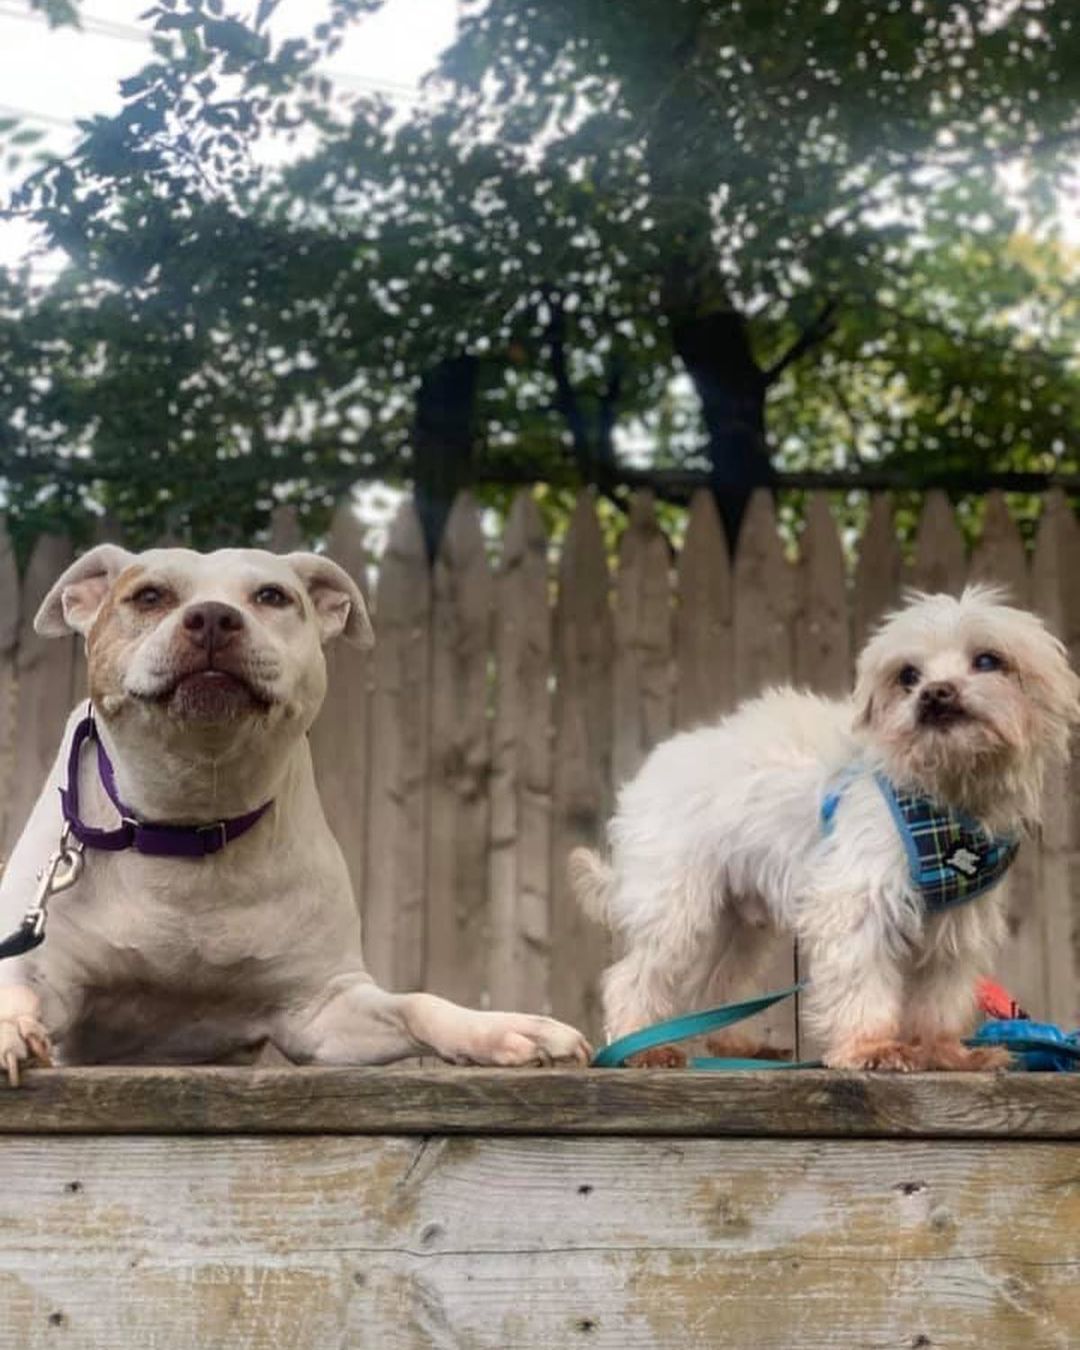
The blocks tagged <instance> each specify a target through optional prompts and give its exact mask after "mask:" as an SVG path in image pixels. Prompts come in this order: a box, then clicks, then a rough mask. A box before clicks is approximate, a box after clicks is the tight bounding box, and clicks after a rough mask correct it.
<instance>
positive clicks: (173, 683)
mask: <svg viewBox="0 0 1080 1350" xmlns="http://www.w3.org/2000/svg"><path fill="white" fill-rule="evenodd" d="M35 627H36V629H37V631H38V632H39V633H42V634H45V635H48V636H56V637H60V636H65V635H67V634H68V633H69V632H71V631H75V632H77V633H81V634H83V635H84V636H85V638H86V650H87V661H88V668H89V677H90V694H91V701H92V704H93V709H94V720H95V724H96V734H97V737H98V739H99V740H100V742H101V745H102V746H103V748H104V749H105V751H106V752H107V755H108V758H109V760H111V763H112V765H113V767H114V770H115V792H116V794H117V796H118V798H119V800H120V801H121V802H122V803H123V805H124V807H125V808H127V810H128V812H129V813H130V815H131V817H133V818H135V819H137V820H139V821H144V822H153V823H155V824H156V823H167V824H168V825H170V826H180V827H183V826H198V825H207V824H213V823H214V822H218V821H221V820H228V819H235V818H242V817H244V816H245V815H246V814H247V813H249V812H252V811H254V810H255V809H256V808H258V807H260V806H261V805H263V804H264V803H266V802H269V803H270V805H269V807H268V809H267V810H266V812H265V814H264V815H263V816H262V817H260V818H259V819H258V820H257V822H256V823H255V824H254V825H252V826H251V827H250V828H247V829H246V831H245V832H244V833H243V834H242V835H240V837H237V838H235V839H233V840H232V841H231V842H229V843H228V844H227V845H225V846H224V847H223V848H221V849H220V851H218V852H215V853H213V854H212V855H210V856H206V857H200V858H188V857H179V858H178V857H162V856H147V855H144V854H142V853H140V852H138V851H137V850H136V849H135V848H123V849H120V850H119V851H115V852H108V851H104V850H99V849H95V848H87V849H86V850H85V852H84V866H83V868H82V872H81V875H80V876H79V879H78V881H77V882H76V883H75V885H74V886H73V887H72V888H71V889H70V890H67V891H65V892H64V893H63V894H62V895H58V896H57V897H56V898H55V899H54V900H53V902H52V904H51V906H50V909H49V923H48V930H47V936H46V939H45V941H44V943H43V945H41V946H39V947H38V948H37V949H36V950H34V951H31V952H29V953H27V954H24V955H21V956H18V957H15V958H12V959H9V960H6V961H0V1063H2V1064H3V1065H4V1066H5V1067H6V1069H7V1071H8V1075H9V1077H10V1078H11V1079H12V1080H14V1081H17V1078H18V1068H19V1065H20V1063H22V1062H23V1061H25V1060H27V1059H29V1058H37V1059H38V1060H42V1061H44V1060H46V1059H47V1058H48V1056H49V1055H50V1054H54V1055H55V1058H56V1059H57V1060H59V1061H60V1062H61V1063H64V1064H103V1063H128V1064H131V1063H158V1064H160V1063H189V1064H190V1063H198V1062H207V1061H214V1060H221V1059H227V1058H230V1057H235V1056H237V1055H238V1054H242V1053H243V1052H245V1051H250V1050H253V1049H255V1048H257V1047H259V1046H261V1045H265V1044H270V1045H272V1046H274V1047H276V1048H277V1049H278V1050H280V1051H281V1052H282V1053H283V1054H284V1055H285V1056H286V1057H287V1058H288V1059H290V1060H293V1061H295V1062H298V1063H316V1064H381V1063H386V1062H388V1061H391V1060H397V1059H401V1058H404V1057H406V1056H410V1055H422V1054H435V1055H438V1056H439V1057H440V1058H441V1059H444V1060H449V1061H452V1062H454V1063H469V1064H501V1065H512V1064H529V1063H537V1062H550V1061H558V1060H570V1061H580V1062H585V1061H587V1058H588V1047H587V1045H586V1043H585V1041H584V1039H583V1038H582V1036H581V1035H580V1034H579V1033H578V1032H576V1031H574V1030H573V1029H572V1028H570V1027H568V1026H564V1025H563V1024H562V1023H559V1022H555V1021H553V1020H551V1019H550V1018H547V1017H534V1016H528V1015H524V1014H518V1013H505V1012H477V1011H472V1010H469V1009H465V1008H461V1007H458V1006H457V1005H456V1004H453V1003H449V1002H447V1001H446V1000H445V999H442V998H437V997H435V996H434V995H431V994H419V993H414V994H392V993H388V992H387V991H386V990H383V989H380V988H379V986H378V985H377V984H375V982H374V981H373V979H372V977H371V976H370V975H369V974H368V973H367V971H366V969H365V967H364V957H363V952H362V950H361V944H360V921H359V918H358V915H357V910H356V906H355V904H354V901H353V896H352V891H351V887H350V884H349V878H348V874H347V871H346V868H345V863H344V860H343V859H342V856H341V852H340V850H339V849H338V846H337V844H336V842H335V840H334V838H333V836H332V835H331V833H330V830H329V828H328V826H327V824H326V820H325V818H324V816H323V812H322V808H321V806H320V804H319V799H318V796H317V794H316V790H315V781H314V777H313V774H312V765H311V755H310V752H309V750H308V741H307V735H306V733H307V730H308V728H309V727H310V726H311V724H312V722H313V721H314V719H315V714H316V713H317V712H318V710H319V706H320V704H321V703H322V700H323V696H324V693H325V691H326V666H325V662H324V659H323V654H322V644H323V643H324V642H326V641H328V640H329V639H330V638H333V637H336V636H338V635H339V634H340V635H343V636H344V638H345V639H346V640H349V641H352V642H354V643H357V644H359V645H370V643H371V641H372V633H371V626H370V624H369V622H368V617H367V613H366V611H365V608H364V602H363V599H362V597H361V594H360V591H359V590H358V588H357V587H356V585H355V584H354V583H353V582H352V580H351V579H350V578H349V577H348V576H347V575H346V573H345V572H343V571H342V570H341V568H340V567H338V566H336V565H335V564H334V563H332V562H330V561H329V560H327V559H326V558H322V557H319V556H317V555H315V554H311V553H291V554H289V555H288V556H285V557H279V556H276V555H274V554H271V553H264V552H261V551H259V550H255V549H226V550H221V551H219V552H216V553H211V554H205V555H204V554H199V553H194V552H191V551H189V550H187V549H154V550H151V551H149V552H146V553H141V554H132V553H128V552H126V551H124V550H123V549H120V548H117V547H115V546H113V545H110V544H103V545H101V546H99V547H98V548H95V549H93V550H92V551H91V552H89V553H87V554H86V555H85V556H84V557H83V558H81V559H80V560H79V561H77V562H76V563H74V564H73V566H71V567H70V568H69V569H68V570H67V571H66V572H65V573H64V575H63V576H62V577H61V578H60V579H59V581H57V583H56V585H55V586H54V587H53V589H52V591H51V592H50V593H49V595H48V596H47V597H46V599H45V601H44V603H43V604H42V606H41V609H40V611H39V612H38V615H37V618H36V620H35ZM85 713H86V708H85V705H84V706H83V707H81V708H79V709H77V710H76V712H75V713H73V714H72V717H71V720H70V721H69V723H68V727H67V731H66V733H65V736H64V741H63V744H62V746H61V749H60V753H59V755H58V757H57V760H56V764H55V766H54V768H53V770H52V772H51V774H50V776H49V780H48V782H47V784H46V785H45V788H44V789H43V791H42V794H41V796H40V798H39V800H38V802H37V804H36V806H35V807H34V810H33V813H32V814H31V817H30V820H29V822H28V824H27V826H26V829H25V831H24V832H23V834H22V837H21V838H20V840H19V842H18V844H17V846H16V848H15V850H14V852H13V854H12V857H11V860H10V862H9V864H8V866H7V868H6V869H5V871H4V874H3V877H2V879H0V936H2V935H3V934H6V933H9V932H11V931H12V930H13V929H14V928H16V927H17V926H18V924H19V920H20V918H21V916H22V914H23V913H24V911H25V910H26V908H27V905H28V903H29V901H30V900H31V898H32V895H33V893H34V891H35V886H36V880H35V878H36V876H37V874H38V872H39V871H40V869H41V868H42V867H43V865H44V864H45V862H46V860H47V859H48V857H49V855H50V854H51V853H52V852H53V851H54V850H55V849H56V848H57V844H58V841H59V838H60V833H61V828H62V824H63V820H62V813H61V803H60V795H59V791H58V789H59V788H60V787H61V786H63V785H64V783H65V780H66V778H67V774H68V757H69V750H70V746H71V740H72V736H73V734H74V730H75V728H76V726H77V725H78V723H79V722H80V720H82V719H83V718H84V716H85ZM78 789H79V793H78V795H79V802H78V812H79V816H80V817H81V819H82V821H83V823H84V824H85V825H87V826H90V827H92V828H102V829H112V828H115V827H118V826H119V825H120V824H121V817H120V814H119V812H118V811H117V808H116V807H115V806H114V805H113V803H112V801H111V800H110V798H109V797H108V796H107V795H106V792H105V789H104V786H103V784H102V778H101V771H100V768H99V764H98V760H97V755H96V753H95V751H94V748H93V747H92V746H87V747H85V748H84V749H83V751H82V753H81V754H80V756H79V771H78ZM213 828H214V829H215V830H216V829H217V828H218V827H217V826H216V825H213Z"/></svg>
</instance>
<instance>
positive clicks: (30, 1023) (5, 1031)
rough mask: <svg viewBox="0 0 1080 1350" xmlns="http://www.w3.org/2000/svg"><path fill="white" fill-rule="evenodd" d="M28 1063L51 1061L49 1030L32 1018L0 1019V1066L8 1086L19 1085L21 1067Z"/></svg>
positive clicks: (42, 1063)
mask: <svg viewBox="0 0 1080 1350" xmlns="http://www.w3.org/2000/svg"><path fill="white" fill-rule="evenodd" d="M29 1063H33V1064H40V1065H42V1066H43V1067H44V1068H48V1067H49V1066H50V1065H51V1064H52V1046H51V1045H50V1043H49V1033H48V1032H47V1031H46V1030H45V1028H44V1027H43V1026H42V1025H41V1023H40V1022H39V1021H38V1020H37V1019H36V1018H34V1017H28V1016H16V1017H3V1018H0V1066H2V1068H3V1072H4V1073H5V1074H6V1075H7V1080H8V1083H9V1084H10V1086H11V1087H18V1086H19V1076H20V1072H21V1067H22V1065H24V1064H29Z"/></svg>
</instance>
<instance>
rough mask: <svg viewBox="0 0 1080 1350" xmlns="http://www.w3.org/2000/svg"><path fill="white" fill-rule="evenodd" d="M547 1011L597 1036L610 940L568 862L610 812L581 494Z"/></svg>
mask: <svg viewBox="0 0 1080 1350" xmlns="http://www.w3.org/2000/svg"><path fill="white" fill-rule="evenodd" d="M554 657H555V660H554V673H555V706H554V714H553V719H554V736H555V740H554V753H555V765H554V775H553V780H552V837H551V1003H552V1008H553V1010H554V1012H555V1015H556V1016H557V1017H561V1018H563V1019H564V1020H565V1021H567V1022H571V1023H572V1024H573V1025H574V1026H578V1027H581V1028H582V1030H584V1031H585V1032H586V1034H587V1035H592V1036H594V1037H595V1036H596V1035H597V1034H598V1032H599V1030H600V1021H601V1013H600V991H599V977H600V972H601V971H602V970H603V968H604V966H605V965H606V963H607V961H608V959H609V946H608V935H607V933H606V932H605V931H604V930H603V929H602V928H600V927H598V926H597V925H596V924H594V923H593V922H592V921H591V920H590V919H587V918H586V917H585V915H584V913H583V912H582V910H581V906H580V905H579V904H578V901H577V898H576V897H575V896H574V894H573V892H572V891H571V888H570V884H569V880H568V877H567V873H566V860H567V858H568V856H569V854H570V850H571V849H572V848H573V847H574V846H575V845H577V844H592V845H596V844H599V843H601V842H602V841H603V837H604V828H605V826H606V824H607V819H608V814H609V812H610V809H611V745H612V714H611V659H612V619H611V596H610V581H609V577H608V564H607V555H606V553H605V551H604V541H603V537H602V536H601V534H600V526H599V522H598V521H597V519H596V510H595V507H594V505H593V501H592V498H591V497H590V496H588V495H587V494H582V496H581V497H580V498H579V500H578V503H577V505H576V507H575V508H574V514H573V518H572V519H571V521H570V528H569V530H568V531H567V535H566V539H565V540H564V541H563V546H562V552H561V555H560V558H559V592H558V599H557V602H556V607H555V635H554Z"/></svg>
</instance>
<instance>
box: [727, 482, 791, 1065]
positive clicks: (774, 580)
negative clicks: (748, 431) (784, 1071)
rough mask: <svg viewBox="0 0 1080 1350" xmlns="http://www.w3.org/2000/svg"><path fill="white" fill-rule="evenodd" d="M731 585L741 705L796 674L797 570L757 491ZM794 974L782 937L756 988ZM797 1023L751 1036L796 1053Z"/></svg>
mask: <svg viewBox="0 0 1080 1350" xmlns="http://www.w3.org/2000/svg"><path fill="white" fill-rule="evenodd" d="M732 586H733V592H734V610H735V625H734V635H735V694H736V698H737V699H739V700H740V701H741V700H742V699H746V698H751V697H753V696H754V695H755V694H760V693H761V692H762V691H763V690H765V689H767V688H769V687H770V686H772V685H777V684H787V683H789V682H790V681H791V678H792V675H793V673H794V630H793V621H794V616H795V577H794V570H793V568H792V566H791V564H790V563H789V562H788V560H787V559H786V558H785V557H784V550H783V545H782V544H781V542H780V536H779V534H778V533H777V529H776V517H775V515H774V512H773V505H772V498H771V496H770V495H769V493H768V492H765V491H758V492H755V493H754V495H753V497H752V498H751V499H750V505H749V507H748V508H747V512H746V516H745V518H744V520H743V524H742V529H741V531H740V533H739V547H738V552H737V555H736V558H735V569H734V577H733V582H732ZM721 771H722V769H721ZM795 974H796V963H795V944H794V942H792V941H791V940H790V939H789V938H787V937H778V938H777V940H776V943H775V950H774V953H773V955H772V957H771V959H770V960H769V961H768V962H767V964H766V965H765V967H764V969H763V970H762V971H761V972H760V976H759V979H758V981H757V982H756V985H755V987H756V988H759V989H782V988H784V987H785V986H786V985H789V984H791V982H792V980H793V979H794V978H795ZM747 992H748V993H750V992H752V990H748V991H747ZM795 1023H796V1019H795V1013H794V1011H793V1009H792V1007H791V1004H790V1001H789V1002H787V1003H783V1004H780V1005H779V1006H778V1007H776V1008H773V1009H771V1010H770V1011H769V1012H767V1013H764V1014H762V1015H761V1016H759V1017H756V1018H755V1019H754V1020H753V1021H752V1022H750V1023H748V1024H747V1034H748V1035H749V1036H751V1037H753V1038H754V1039H757V1038H758V1037H759V1036H760V1038H761V1040H762V1042H763V1043H765V1044H768V1045H771V1046H775V1047H779V1048H781V1049H784V1050H791V1049H793V1048H794V1046H795V1041H796V1030H795Z"/></svg>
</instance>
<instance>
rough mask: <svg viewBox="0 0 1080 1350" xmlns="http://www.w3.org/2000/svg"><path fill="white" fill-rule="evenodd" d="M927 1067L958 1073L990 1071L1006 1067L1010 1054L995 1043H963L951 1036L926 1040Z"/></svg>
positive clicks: (1010, 1057)
mask: <svg viewBox="0 0 1080 1350" xmlns="http://www.w3.org/2000/svg"><path fill="white" fill-rule="evenodd" d="M924 1055H925V1063H926V1068H928V1069H945V1070H952V1071H953V1072H960V1073H991V1072H994V1071H995V1070H998V1069H1007V1068H1008V1067H1009V1065H1010V1064H1011V1063H1012V1056H1011V1055H1010V1054H1009V1052H1008V1051H1007V1050H1002V1049H1001V1047H1000V1046H997V1045H964V1043H963V1042H962V1041H958V1040H956V1039H954V1038H951V1037H944V1036H943V1037H941V1038H940V1039H938V1040H933V1041H928V1042H927V1043H926V1045H925V1047H924Z"/></svg>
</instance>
